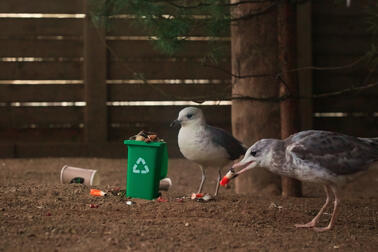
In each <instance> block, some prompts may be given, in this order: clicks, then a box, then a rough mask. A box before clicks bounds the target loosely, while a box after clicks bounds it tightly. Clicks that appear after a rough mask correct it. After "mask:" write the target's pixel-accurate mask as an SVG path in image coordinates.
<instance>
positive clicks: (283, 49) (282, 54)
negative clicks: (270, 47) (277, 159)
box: [277, 0, 302, 197]
mask: <svg viewBox="0 0 378 252" xmlns="http://www.w3.org/2000/svg"><path fill="white" fill-rule="evenodd" d="M296 19H297V15H296V5H295V4H291V3H289V0H286V1H284V2H283V3H282V4H281V5H279V7H278V18H277V22H278V48H279V52H278V55H279V63H280V70H281V72H282V76H281V78H282V81H283V82H284V83H281V85H280V93H281V95H285V94H289V95H291V96H293V97H291V98H289V99H286V100H284V101H282V102H281V106H280V109H281V138H282V139H284V138H287V137H288V136H290V135H291V134H293V133H296V132H298V131H300V116H299V101H298V98H297V97H298V95H299V87H298V78H297V72H294V71H290V70H291V69H294V68H297V49H296V47H297V39H296V36H297V27H296V24H297V22H296ZM281 181H282V195H283V196H285V197H286V196H301V195H302V188H301V183H300V181H298V180H295V179H292V178H288V177H282V178H281Z"/></svg>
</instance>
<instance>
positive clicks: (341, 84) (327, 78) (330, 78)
mask: <svg viewBox="0 0 378 252" xmlns="http://www.w3.org/2000/svg"><path fill="white" fill-rule="evenodd" d="M315 80H316V82H315V83H314V85H313V93H314V94H324V93H328V92H336V91H342V90H346V89H351V88H361V87H363V86H366V85H368V84H374V83H378V76H377V75H375V76H371V77H370V78H369V79H367V80H366V75H342V74H329V73H327V72H319V73H317V74H316V76H315ZM348 94H356V95H376V96H378V85H377V86H375V87H371V88H367V89H362V90H355V91H352V92H350V93H348Z"/></svg>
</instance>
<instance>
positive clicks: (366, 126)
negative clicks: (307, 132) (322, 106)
mask: <svg viewBox="0 0 378 252" xmlns="http://www.w3.org/2000/svg"><path fill="white" fill-rule="evenodd" d="M313 122H314V129H321V130H330V131H336V132H341V133H344V134H348V135H352V136H358V137H377V136H378V117H315V118H314V120H313Z"/></svg>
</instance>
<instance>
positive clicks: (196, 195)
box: [190, 193, 204, 200]
mask: <svg viewBox="0 0 378 252" xmlns="http://www.w3.org/2000/svg"><path fill="white" fill-rule="evenodd" d="M203 195H204V194H203V193H192V196H191V197H190V198H191V199H192V200H195V199H198V198H202V197H203Z"/></svg>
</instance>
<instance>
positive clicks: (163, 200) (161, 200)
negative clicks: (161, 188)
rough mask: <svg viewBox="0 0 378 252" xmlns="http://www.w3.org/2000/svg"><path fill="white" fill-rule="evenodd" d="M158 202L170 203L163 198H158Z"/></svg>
mask: <svg viewBox="0 0 378 252" xmlns="http://www.w3.org/2000/svg"><path fill="white" fill-rule="evenodd" d="M157 201H158V202H168V200H167V199H164V198H162V197H159V198H157Z"/></svg>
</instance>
